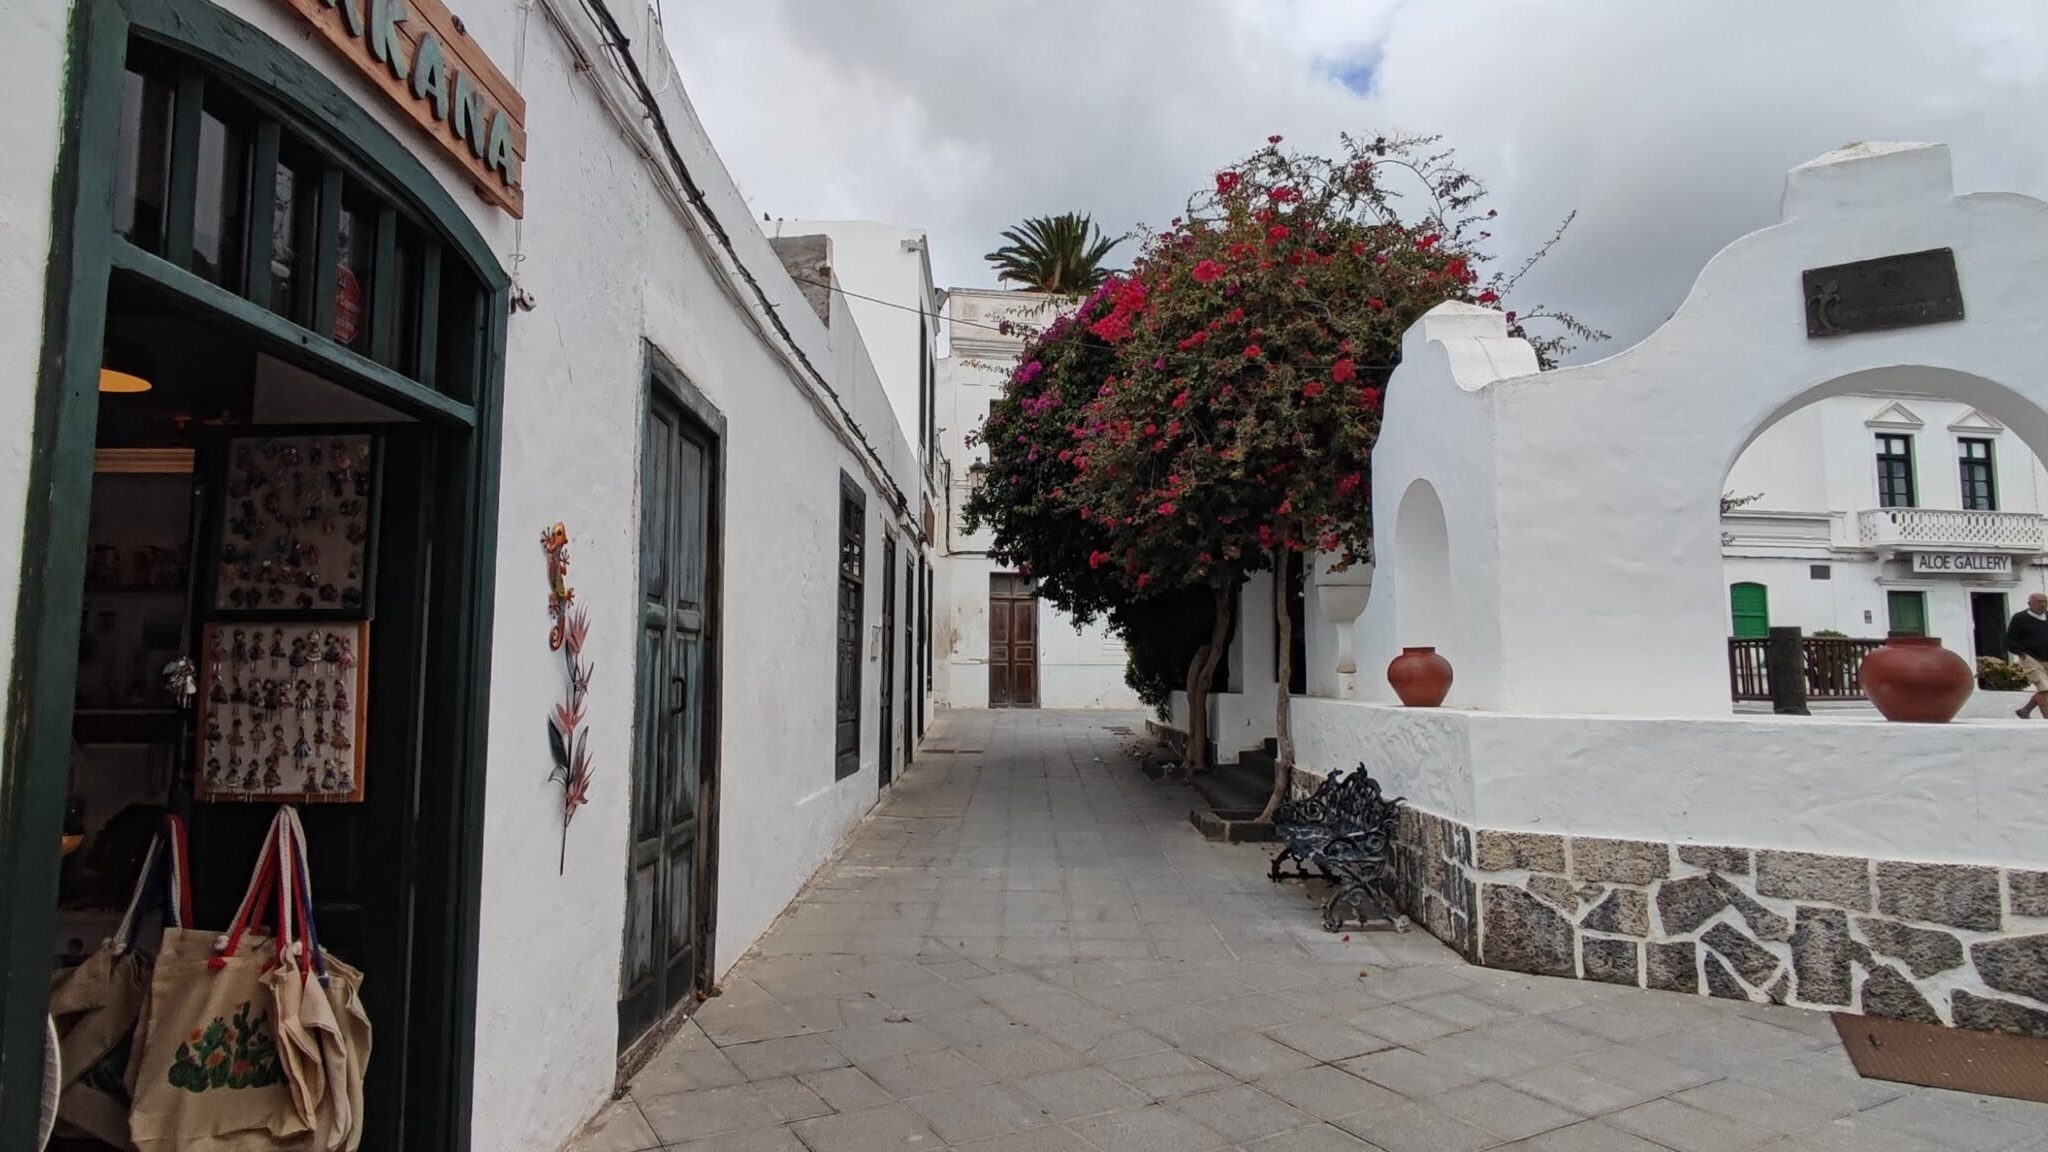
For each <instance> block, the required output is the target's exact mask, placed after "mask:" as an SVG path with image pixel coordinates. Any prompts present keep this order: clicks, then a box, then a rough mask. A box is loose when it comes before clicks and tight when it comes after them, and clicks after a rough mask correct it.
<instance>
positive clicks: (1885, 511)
mask: <svg viewBox="0 0 2048 1152" xmlns="http://www.w3.org/2000/svg"><path fill="white" fill-rule="evenodd" d="M1857 523H1858V531H1859V535H1860V536H1861V537H1862V540H1863V543H1864V545H1865V546H1867V547H1873V548H1918V549H1943V550H1948V551H1959V552H2040V551H2042V550H2043V549H2044V547H2048V540H2044V535H2043V532H2042V530H2041V517H2040V516H2037V515H2035V514H2034V513H2032V512H1959V511H1954V510H1951V509H1945V508H1872V509H1869V510H1867V511H1864V512H1860V513H1858V514H1857Z"/></svg>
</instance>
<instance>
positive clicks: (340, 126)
mask: <svg viewBox="0 0 2048 1152" xmlns="http://www.w3.org/2000/svg"><path fill="white" fill-rule="evenodd" d="M131 36H133V37H136V38H140V39H144V40H148V41H154V42H157V43H160V44H162V45H164V46H166V47H167V48H169V49H171V50H173V51H175V52H177V53H179V54H181V55H183V56H184V57H186V58H188V59H191V60H193V61H194V62H196V63H198V64H200V65H201V66H203V67H204V68H206V69H207V70H208V71H210V72H212V73H216V74H219V75H222V76H225V77H227V78H228V79H230V80H231V81H233V82H237V83H238V84H239V85H240V86H241V87H243V88H245V89H246V90H248V92H250V93H252V94H256V95H258V96H259V97H260V99H262V100H263V101H264V102H265V103H267V104H269V105H271V106H273V107H274V109H275V110H276V111H277V112H278V114H279V115H280V117H281V118H284V119H287V120H288V121H289V122H291V123H293V124H294V125H295V126H299V127H301V128H303V129H304V132H305V135H306V136H307V137H308V138H310V139H313V140H317V141H319V142H320V143H321V144H322V145H323V146H324V147H325V148H326V150H327V151H329V152H330V153H331V154H332V155H333V156H334V157H335V158H336V159H337V160H338V161H339V162H341V163H343V164H346V165H347V166H348V167H349V168H350V169H351V170H352V173H353V174H357V175H360V176H362V177H363V178H365V179H366V180H368V181H371V182H373V183H376V184H378V185H379V186H380V187H379V190H380V191H382V192H384V193H385V194H387V195H389V196H391V197H392V198H394V199H396V200H399V201H401V202H403V203H404V204H405V206H406V207H407V209H408V210H409V211H412V212H414V213H416V214H417V215H418V217H419V218H420V219H421V220H425V221H430V222H432V224H433V225H434V226H435V228H436V229H437V230H438V233H439V239H440V240H441V241H442V243H444V244H445V245H447V246H448V250H449V253H450V255H452V256H455V257H456V258H458V259H461V260H463V261H464V262H465V263H467V264H468V265H469V266H470V268H471V270H472V271H473V273H474V274H475V276H476V279H477V282H478V284H479V285H480V286H481V288H480V291H479V294H478V300H477V304H476V310H475V314H474V316H473V317H472V319H473V320H474V327H475V331H474V333H473V336H474V339H475V345H474V349H475V350H474V353H473V355H472V356H471V361H472V364H471V367H472V369H473V371H472V372H471V373H470V376H471V377H472V380H471V381H470V384H471V387H472V388H473V391H472V392H471V393H470V394H469V395H467V396H463V397H461V398H460V399H456V400H451V399H450V398H449V397H447V396H445V395H440V394H435V393H433V392H432V391H431V390H430V389H426V388H423V387H421V386H419V385H417V384H413V383H411V382H409V381H405V380H404V379H403V378H402V377H398V376H397V375H396V374H395V373H390V372H387V371H381V370H379V369H378V366H377V365H375V364H374V362H372V361H370V360H368V359H367V358H365V357H361V356H358V355H356V354H355V353H352V352H349V351H348V350H346V349H344V348H342V347H341V346H339V345H336V344H334V343H333V342H332V341H331V340H329V339H327V338H326V337H325V336H321V335H316V334H314V333H311V332H300V333H293V332H283V331H277V330H275V323H274V322H275V321H276V317H274V316H273V315H272V314H270V313H268V312H267V311H264V310H262V309H259V308H257V306H256V305H254V304H251V303H248V302H246V301H241V300H238V299H236V298H234V297H233V296H232V294H229V293H225V292H220V291H219V290H217V289H216V290H214V291H212V292H205V291H201V290H200V289H198V288H196V287H195V282H196V283H197V284H202V285H203V284H204V281H201V280H199V278H198V277H196V276H192V275H191V274H190V273H189V272H187V271H186V270H184V269H182V268H180V267H178V266H177V265H176V264H175V263H173V262H171V261H156V262H155V263H154V264H153V263H151V260H150V259H139V258H137V257H138V253H137V252H136V251H134V250H132V249H129V248H128V247H127V246H126V245H125V243H124V242H122V241H119V240H118V239H117V238H116V236H115V234H114V228H113V201H114V189H113V183H114V169H115V163H116V160H117V154H118V139H119V132H120V99H121V84H122V73H123V69H124V64H125V61H126V57H127V50H128V43H129V40H130V37H131ZM62 115H63V124H62V130H63V137H64V139H63V145H62V148H61V150H60V152H59V155H58V162H57V168H56V172H55V175H54V177H53V179H52V181H51V204H52V205H53V212H52V220H51V244H50V257H49V262H48V264H47V266H46V269H45V275H44V298H43V345H42V352H41V356H40V360H39V364H38V371H37V381H36V397H35V402H34V407H33V412H32V445H31V456H30V462H29V478H28V498H27V501H26V504H25V508H24V517H23V519H24V525H23V539H24V541H25V543H26V545H27V546H26V547H25V548H24V550H23V559H22V568H21V583H20V589H19V593H18V598H17V601H16V613H15V640H14V658H13V663H12V666H11V667H10V668H9V670H8V683H7V716H8V721H9V722H8V725H7V730H6V734H5V738H4V743H0V876H5V877H6V878H7V879H6V882H5V883H0V1148H28V1147H31V1146H33V1144H34V1139H35V1124H36V1118H37V1113H38V1111H39V1108H38V1101H39V1098H40V1094H41V1069H42V1049H43V1033H44V1020H45V1015H46V1013H47V1010H48V993H49V963H50V957H51V956H52V955H54V948H55V917H56V902H57V876H58V861H59V856H58V853H56V852H55V851H54V850H53V846H54V845H55V844H56V842H57V839H58V834H59V832H60V831H61V829H62V824H63V807H64V794H65V779H66V775H67V766H68V761H69V745H70V733H71V711H72V698H73V694H74V691H75V687H76V681H77V672H78V617H79V612H80V607H81V605H80V601H81V596H82V592H83V588H84V575H85V552H86V537H85V532H86V524H87V521H88V514H87V513H88V508H89V504H90V500H91V492H92V466H93V451H94V443H95V436H96V433H97V430H98V419H99V409H98V401H99V392H98V372H99V364H100V357H101V353H100V349H101V344H102V340H103V337H104V334H105V327H106V303H107V287H108V282H109V278H110V276H112V275H114V274H116V269H117V267H118V269H119V274H120V275H123V276H131V277H139V278H141V279H144V280H150V281H154V282H156V283H157V284H159V285H160V286H166V287H169V288H171V289H172V290H174V291H178V292H180V293H181V294H182V295H186V296H188V297H189V298H191V299H192V301H193V302H194V303H195V305H197V306H199V307H201V308H203V309H208V310H211V311H213V312H214V313H216V314H219V315H223V316H224V318H226V319H231V320H236V321H239V322H241V323H243V324H244V325H245V326H250V327H252V329H254V332H253V334H254V335H256V336H257V337H258V338H259V339H262V338H266V337H267V338H268V340H269V342H270V343H271V344H272V345H273V346H275V349H276V351H278V352H279V353H280V354H281V355H283V356H284V358H286V359H288V360H292V361H295V362H296V363H298V364H299V365H300V366H302V367H308V368H314V369H317V370H318V371H320V372H321V373H322V374H323V375H326V376H328V377H329V378H331V379H334V380H336V381H337V382H341V383H345V384H348V385H350V386H353V387H355V388H357V389H358V390H361V391H364V392H366V393H368V394H370V395H372V396H374V397H375V398H378V399H381V400H384V401H386V402H387V403H393V404H394V406H397V407H400V408H402V409H405V410H406V411H408V412H409V413H411V414H412V415H414V416H416V417H418V418H419V419H421V420H422V421H423V422H426V423H428V424H431V425H434V426H435V427H437V428H438V429H439V434H438V435H437V437H436V440H437V444H438V448H437V451H439V452H440V453H441V454H442V465H443V471H442V473H441V474H442V475H443V476H444V477H445V478H446V479H447V480H448V482H447V483H445V484H444V485H443V487H442V489H441V491H439V492H437V493H435V494H434V496H435V498H436V499H437V500H438V505H437V507H436V519H437V522H438V523H439V524H441V525H442V526H444V529H443V531H441V532H440V533H439V534H438V536H439V538H440V539H441V540H443V541H444V542H446V543H444V546H443V547H442V549H441V550H440V551H441V554H440V555H439V556H437V557H436V560H435V572H434V576H435V582H436V587H437V592H436V602H435V604H434V606H433V613H434V617H435V619H436V620H437V621H439V623H438V624H437V625H436V631H435V632H434V633H433V634H432V635H431V637H430V640H429V643H430V644H435V645H441V646H442V649H443V653H444V655H443V656H442V657H440V659H441V660H442V661H443V663H444V667H442V668H440V669H437V670H436V674H435V675H434V676H432V677H430V678H429V683H430V684H432V685H433V687H431V688H430V692H431V693H432V695H431V696H430V698H429V700H428V701H427V702H426V706H427V707H428V709H429V710H430V711H433V712H436V713H438V714H439V715H443V716H446V717H448V718H449V719H448V722H447V723H445V724H443V723H437V724H433V725H428V726H426V727H427V728H428V734H427V737H426V741H425V744H424V746H423V748H422V750H421V753H422V757H423V760H424V762H425V763H428V764H431V765H436V766H439V767H440V769H441V771H439V772H428V773H426V777H427V779H425V780H423V782H422V796H421V811H420V817H419V830H420V832H421V835H420V840H421V845H420V855H419V874H420V875H422V876H427V877H434V878H437V880H438V882H437V883H430V884H426V885H423V886H422V887H421V888H420V891H419V897H420V907H419V908H418V917H419V923H421V924H422V925H423V926H426V927H427V928H428V929H430V930H431V931H430V932H428V933H426V934H423V937H422V943H421V945H420V947H419V951H418V953H416V959H415V964H414V973H413V980H412V986H411V988H410V989H409V990H408V992H409V996H410V1002H411V1005H412V1008H411V1011H410V1012H409V1020H408V1023H409V1025H410V1028H409V1031H410V1032H411V1033H412V1034H413V1036H414V1038H416V1042H417V1047H416V1048H409V1049H408V1052H409V1053H410V1054H411V1055H412V1056H413V1057H414V1059H415V1060H416V1061H417V1063H416V1064H415V1066H414V1067H413V1068H411V1069H409V1070H408V1077H407V1080H408V1085H409V1088H408V1091H409V1094H411V1095H409V1098H408V1102H407V1112H408V1116H409V1117H411V1116H417V1117H418V1127H416V1128H409V1129H408V1131H407V1134H406V1143H407V1145H408V1146H410V1147H422V1148H446V1149H455V1150H461V1149H466V1148H468V1147H469V1119H470V1115H469V1113H470V1094H471V1083H472V1072H473V1062H474V1059H473V1058H474V1048H475V1032H476V1029H475V1017H476V973H477V967H478V965H477V911H478V905H479V902H480V894H481V878H482V860H483V857H482V849H483V798H484V771H483V765H484V752H485V730H486V725H487V721H488V708H487V704H488V700H489V693H490V673H489V669H490V651H491V634H492V633H491V629H492V607H493V604H494V601H495V595H494V589H495V557H496V551H497V548H496V541H497V510H498V469H499V443H500V441H499V436H500V433H499V411H500V403H501V397H502V394H503V388H504V348H505V323H506V302H507V289H508V285H509V280H508V278H507V277H506V275H505V273H504V271H503V269H502V267H501V266H500V265H499V263H498V260H497V258H496V256H495V255H493V253H492V252H491V249H490V247H489V245H488V244H486V243H485V241H484V238H483V236H482V235H481V234H480V233H479V232H478V231H477V230H476V228H475V226H474V225H473V224H472V223H471V222H470V220H469V218H468V216H467V215H466V214H465V213H464V212H463V210H462V208H461V207H460V206H458V205H457V204H456V202H455V200H454V199H453V197H451V196H450V195H449V193H448V191H447V189H445V188H444V187H443V186H442V185H441V183H440V181H439V180H437V179H436V178H435V177H434V175H433V173H431V172H430V171H429V170H428V169H427V168H426V166H425V165H424V164H422V163H421V162H420V160H419V159H418V158H417V157H415V156H414V155H413V154H412V152H411V151H410V150H409V149H408V147H407V146H406V145H405V144H402V143H401V142H400V141H398V140H397V139H396V138H394V137H393V136H392V135H391V134H390V133H389V132H387V131H386V130H385V129H384V128H383V127H382V126H381V125H379V124H378V123H377V122H376V121H375V120H374V119H373V118H372V117H371V116H370V115H369V114H367V113H366V112H364V111H363V110H362V109H361V108H360V107H358V106H357V105H356V104H355V103H354V102H353V101H352V100H351V99H350V98H349V97H348V96H347V95H346V94H345V93H344V92H343V91H342V90H341V89H340V88H338V87H337V86H336V85H334V84H333V83H332V82H330V81H329V80H328V79H327V78H326V77H325V76H323V75H322V74H321V73H320V72H319V71H318V70H317V69H315V68H314V67H313V66H312V65H310V64H308V63H307V62H306V61H305V60H303V59H301V58H300V57H299V56H298V55H297V54H296V53H294V52H292V51H291V50H289V49H287V48H285V47H284V46H282V45H280V44H278V43H277V42H276V41H274V40H271V39H270V38H269V37H267V36H265V35H264V34H263V33H261V32H260V31H258V30H257V29H255V28H254V27H252V26H250V25H249V24H246V23H244V22H243V21H241V20H239V19H237V18H235V17H234V16H232V15H230V14H228V13H227V12H225V11H223V10H221V9H220V8H218V7H216V6H215V5H213V4H211V3H208V2H207V0H78V2H77V3H76V4H75V6H74V7H73V9H72V19H71V26H70V45H69V64H68V68H67V70H66V76H65V91H64V101H63V114H62ZM139 255H144V256H146V254H139ZM152 259H153V258H152ZM157 265H162V267H158V266H157ZM317 279H318V278H317V277H316V282H317ZM207 287H211V286H207ZM446 335H449V336H452V335H454V334H453V333H448V334H446ZM433 933H438V935H434V934H433Z"/></svg>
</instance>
